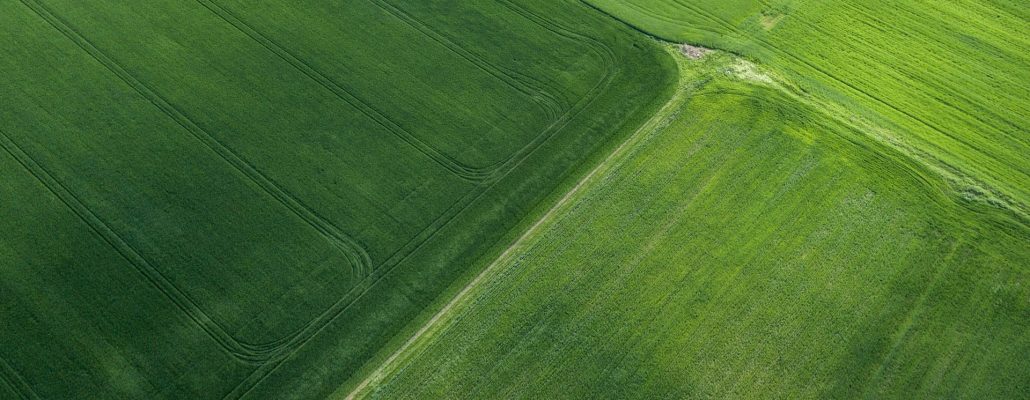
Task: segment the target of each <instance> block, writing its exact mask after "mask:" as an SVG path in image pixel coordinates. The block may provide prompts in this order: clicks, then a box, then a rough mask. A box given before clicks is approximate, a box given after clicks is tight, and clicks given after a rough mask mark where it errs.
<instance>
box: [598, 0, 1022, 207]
mask: <svg viewBox="0 0 1030 400" xmlns="http://www.w3.org/2000/svg"><path fill="white" fill-rule="evenodd" d="M587 1H588V2H589V3H590V4H592V5H594V6H595V7H598V9H599V10H603V11H604V12H606V13H608V14H610V15H612V16H613V17H616V18H618V19H621V20H623V21H625V22H627V23H629V24H632V25H633V26H635V27H637V28H638V29H641V30H644V31H646V32H649V33H651V34H654V35H657V36H659V37H662V38H665V39H667V40H671V41H675V42H689V43H695V44H702V45H706V46H709V47H716V48H720V49H724V50H728V51H731V52H734V53H738V54H742V55H744V56H746V57H749V58H751V59H753V60H757V61H759V62H761V63H764V64H767V65H770V66H774V67H775V69H776V71H777V73H778V74H780V75H782V77H783V78H784V79H785V80H787V81H790V82H792V83H793V84H794V85H796V86H797V90H799V91H800V92H802V93H804V94H805V96H807V97H809V98H810V99H811V100H812V101H818V102H821V103H823V107H837V108H839V112H840V113H846V114H848V117H849V118H852V119H855V120H857V121H861V122H862V123H866V124H867V128H866V129H865V130H866V131H867V133H868V134H870V135H872V136H874V137H877V138H878V139H879V140H880V141H882V142H884V143H888V144H890V145H891V146H893V147H895V148H898V149H899V150H901V151H902V152H905V153H907V154H909V155H911V156H913V157H916V158H918V159H919V160H920V161H921V162H924V163H926V164H927V165H930V166H932V167H933V168H934V169H936V170H937V172H938V173H940V174H943V175H945V176H947V177H948V178H949V180H950V181H951V184H952V185H953V186H955V188H956V190H958V191H961V192H963V193H965V195H966V196H967V197H970V198H975V199H978V200H980V201H984V202H987V203H993V204H995V205H997V206H1000V207H1007V208H1011V209H1013V211H1014V212H1017V213H1020V214H1022V215H1023V218H1027V216H1028V215H1030V185H1027V182H1028V181H1030V161H1028V159H1027V157H1026V154H1028V153H1030V136H1028V135H1027V134H1026V133H1027V132H1028V131H1030V101H1028V100H1027V99H1030V57H1028V56H1027V54H1030V36H1027V34H1026V32H1028V31H1030V18H1028V15H1027V7H1026V6H1025V4H1022V3H1021V2H1018V1H1008V0H992V1H986V2H984V1H968V0H949V1H943V2H941V1H935V2H928V1H900V0H860V1H847V2H839V1H803V0H746V1H745V0H742V1H729V2H719V1H700V2H698V1H686V0H646V1H645V0H587Z"/></svg>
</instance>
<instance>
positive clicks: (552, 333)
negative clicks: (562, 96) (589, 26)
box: [338, 0, 1030, 399]
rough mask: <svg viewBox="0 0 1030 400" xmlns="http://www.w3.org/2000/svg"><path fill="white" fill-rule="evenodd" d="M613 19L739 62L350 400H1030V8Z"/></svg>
mask: <svg viewBox="0 0 1030 400" xmlns="http://www.w3.org/2000/svg"><path fill="white" fill-rule="evenodd" d="M588 3H591V5H592V6H594V7H595V8H596V9H597V10H598V11H599V12H602V13H605V14H607V15H609V16H611V17H613V18H615V19H618V20H620V21H623V22H624V23H627V24H628V26H631V27H633V28H635V29H638V30H639V31H641V32H642V34H647V35H654V36H656V37H658V38H660V39H664V40H668V41H673V42H687V43H692V44H700V45H704V46H708V47H713V48H717V49H721V50H724V51H725V52H720V53H716V54H713V55H708V56H707V57H706V58H704V59H703V60H702V61H687V60H686V59H683V57H682V56H681V55H679V54H678V53H679V49H678V48H676V47H674V46H671V45H670V46H669V49H670V53H673V57H678V58H680V59H681V63H682V64H683V65H682V67H681V69H682V76H681V81H682V82H681V85H682V89H681V91H680V94H679V95H677V96H676V97H674V99H673V101H672V102H671V103H670V107H667V108H666V109H665V110H666V112H660V113H658V114H656V115H655V117H654V118H655V119H654V120H653V122H652V123H651V124H649V125H646V126H645V128H646V129H644V130H642V131H641V132H640V133H639V134H638V136H637V139H636V140H635V141H631V145H630V146H629V147H628V150H626V151H625V152H622V153H616V154H615V155H614V156H613V157H612V158H611V159H610V161H609V162H607V163H605V164H602V165H601V166H600V167H598V172H597V174H596V175H595V176H592V177H591V178H590V179H588V180H586V181H585V183H584V184H583V186H582V188H581V190H578V191H575V192H573V193H572V194H571V196H570V198H569V199H568V201H567V202H566V203H565V204H560V205H559V206H558V207H557V208H556V209H555V211H554V212H553V213H550V214H549V215H548V218H545V219H544V220H543V221H542V222H541V223H540V225H539V228H538V229H536V230H533V231H530V232H529V233H527V234H526V236H525V237H524V238H523V240H520V241H519V242H518V243H517V244H516V245H515V247H514V248H513V249H512V251H510V253H508V254H506V255H505V256H504V257H501V258H499V259H498V260H497V262H496V263H495V264H493V265H492V266H491V267H489V268H488V269H486V270H485V272H484V273H483V275H482V277H481V279H478V280H476V281H474V282H473V284H472V285H469V286H468V287H466V288H465V290H464V291H462V292H461V293H460V294H459V295H458V296H456V297H455V298H454V299H453V300H451V302H450V303H448V304H447V307H445V308H443V309H442V311H440V312H438V313H436V314H435V315H434V316H433V318H432V319H430V320H429V323H426V324H425V325H424V326H423V328H422V329H420V330H419V331H418V332H416V335H413V336H412V337H411V339H409V340H408V341H407V342H406V343H405V344H404V345H403V346H401V347H400V348H399V350H397V351H396V352H395V353H394V354H393V355H392V356H391V358H389V359H387V360H386V361H387V362H385V363H383V364H381V365H379V366H377V368H376V369H375V370H374V371H373V373H371V374H370V375H369V377H368V378H367V379H365V380H364V381H363V382H362V385H357V386H353V385H352V386H347V387H342V388H341V390H340V391H339V392H338V393H339V394H340V396H341V397H343V396H346V395H348V394H350V395H354V397H367V398H382V399H404V398H411V399H417V398H483V399H493V398H526V399H539V398H845V399H851V398H902V399H908V398H972V399H984V398H997V399H1013V398H1027V397H1028V396H1030V362H1028V360H1030V270H1028V269H1027V267H1030V224H1028V222H1030V220H1028V219H1027V205H1028V199H1030V197H1028V193H1030V192H1028V191H1030V185H1028V182H1030V177H1028V175H1027V173H1028V171H1030V158H1027V156H1026V155H1027V154H1030V148H1028V144H1030V136H1027V132H1028V128H1030V121H1028V120H1027V118H1028V116H1030V113H1027V112H1026V110H1027V108H1028V107H1030V96H1028V91H1030V76H1028V75H1027V73H1028V72H1030V68H1027V67H1028V66H1030V63H1028V58H1027V56H1026V54H1027V51H1028V50H1030V38H1028V37H1027V36H1026V32H1027V29H1026V27H1027V23H1028V15H1026V10H1027V9H1026V8H1025V7H1021V6H1019V5H1018V4H1016V3H1006V2H1001V1H998V2H989V3H987V4H984V3H974V2H963V1H949V2H943V3H941V2H934V3H930V2H895V1H884V0H877V1H873V0H866V1H859V2H846V3H845V2H814V1H807V2H806V1H795V2H777V3H775V4H773V3H769V2H762V1H686V0H668V1H666V0H588Z"/></svg>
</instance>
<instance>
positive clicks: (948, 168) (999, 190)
mask: <svg viewBox="0 0 1030 400" xmlns="http://www.w3.org/2000/svg"><path fill="white" fill-rule="evenodd" d="M583 1H586V0H583ZM672 1H673V2H675V3H676V4H678V5H681V6H683V7H685V8H687V9H690V10H692V11H694V12H695V13H697V14H698V15H700V16H701V17H703V18H705V19H708V20H709V21H711V22H714V23H716V24H719V25H722V26H724V27H725V28H726V29H728V30H729V31H732V32H733V33H736V34H738V35H741V36H742V37H743V38H745V39H751V40H754V41H755V44H757V45H759V46H761V47H762V48H764V49H766V50H769V51H770V52H773V53H776V54H779V55H780V56H782V57H784V58H788V59H793V60H794V61H796V62H798V63H799V64H800V65H801V66H802V67H807V68H809V69H811V70H813V71H815V72H817V73H819V74H821V75H823V76H825V77H827V78H829V79H830V80H832V81H834V82H837V83H838V84H840V85H843V87H841V88H840V90H841V91H842V92H844V91H847V90H850V91H851V92H852V93H853V94H855V95H857V96H858V97H861V98H865V99H868V100H871V101H872V102H873V103H875V104H878V105H880V106H882V107H886V110H882V111H881V110H877V109H875V108H872V107H868V108H869V109H870V111H873V112H875V113H877V114H880V115H882V116H885V117H886V115H884V114H887V113H889V112H893V113H895V115H896V116H900V117H902V118H903V119H904V118H907V119H908V120H910V121H914V122H915V123H916V125H921V126H923V127H925V128H928V129H929V130H930V131H932V132H935V133H937V134H939V135H941V136H942V137H945V138H947V139H950V140H953V141H954V142H955V143H957V144H959V145H961V146H963V147H965V148H966V149H969V150H971V151H975V152H977V153H980V154H984V155H986V153H984V150H982V149H980V148H979V147H976V146H974V145H972V144H971V143H969V141H968V140H966V139H963V138H961V137H959V136H957V135H955V134H952V133H951V132H950V131H947V130H945V129H944V128H941V127H940V126H939V125H938V124H936V123H933V122H931V121H929V120H927V119H925V118H923V117H920V116H917V115H915V114H913V113H911V112H909V111H906V110H904V109H902V108H901V107H899V106H895V105H894V104H893V103H891V102H889V101H887V100H885V99H883V98H882V97H880V96H877V95H875V94H873V93H871V92H869V91H868V90H865V89H863V88H860V87H858V86H857V85H855V84H853V83H851V82H849V81H846V80H844V79H843V78H840V77H838V76H837V75H834V74H833V73H831V72H830V71H828V70H826V69H825V68H823V67H821V66H819V65H817V64H815V63H813V62H811V61H809V60H807V59H805V58H802V57H801V56H798V55H795V54H793V53H791V52H788V51H786V50H783V49H781V48H779V47H776V46H774V45H773V44H772V43H770V42H769V41H767V40H765V39H763V38H761V37H758V36H753V35H751V34H749V33H748V32H746V31H744V30H742V29H740V28H737V27H736V25H734V24H732V23H731V22H729V21H726V20H725V19H724V18H722V17H720V16H718V15H715V14H712V13H710V12H708V11H707V10H704V9H702V8H700V7H697V6H694V5H691V4H689V3H688V2H686V1H684V0H672ZM948 106H949V107H950V105H948ZM863 133H865V134H866V136H869V137H871V138H873V139H875V140H877V141H879V142H883V143H887V144H888V145H890V146H891V147H895V148H897V149H898V150H899V151H901V152H903V153H904V154H906V155H908V156H909V157H912V158H914V159H916V160H917V161H919V162H920V163H922V164H924V165H928V166H932V167H937V168H938V169H939V170H940V171H941V172H943V173H945V175H946V176H949V177H952V178H956V177H957V178H959V179H968V180H970V181H973V182H976V183H977V184H978V185H980V186H981V188H982V189H984V190H987V191H988V192H990V193H991V194H993V195H995V196H996V197H997V198H998V199H999V200H1000V201H1001V203H1002V206H1003V207H1002V208H1005V209H1007V210H1009V211H1011V212H1012V213H1014V214H1016V215H1017V216H1018V217H1019V218H1026V215H1027V212H1026V209H1027V207H1026V205H1025V204H1024V203H1023V202H1022V201H1020V200H1017V199H1014V198H1013V197H1012V196H1010V195H1009V194H1008V191H1011V190H1016V189H1015V188H1012V189H1009V188H1004V187H997V185H995V184H992V183H988V182H985V181H984V180H982V179H979V178H977V177H975V176H973V175H971V174H970V173H967V172H965V171H964V170H963V168H960V167H956V166H955V165H953V163H951V162H948V161H946V160H942V159H940V158H939V157H936V156H930V157H927V156H924V155H922V154H920V153H922V152H916V153H913V152H910V151H908V148H907V147H900V146H896V145H894V144H891V143H890V141H889V140H886V139H884V138H881V137H880V136H879V135H876V134H872V133H867V132H865V131H863ZM916 140H918V141H921V142H923V143H925V144H927V145H931V146H936V144H934V143H932V142H930V141H928V140H926V139H924V138H919V137H917V138H916ZM906 144H907V145H909V146H911V144H910V143H907V142H906ZM942 154H944V155H950V156H952V157H954V156H955V154H957V153H955V152H948V151H942ZM987 159H988V160H990V161H991V164H995V163H1001V164H1004V165H1007V166H1008V164H1006V163H1004V162H1003V161H1001V160H999V159H995V158H991V157H988V158H987ZM958 161H959V162H960V163H961V162H962V161H961V160H958ZM965 168H966V169H968V168H975V167H974V166H972V165H970V166H968V167H965ZM1013 169H1015V168H1013ZM1017 172H1022V171H1017ZM1023 174H1024V175H1026V174H1025V173H1023ZM988 175H992V176H993V173H988ZM1002 186H1004V185H1002Z"/></svg>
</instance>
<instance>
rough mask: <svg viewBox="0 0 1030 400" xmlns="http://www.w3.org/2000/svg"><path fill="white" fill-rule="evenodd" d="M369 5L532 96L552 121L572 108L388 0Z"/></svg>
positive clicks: (518, 73)
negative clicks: (469, 49)
mask: <svg viewBox="0 0 1030 400" xmlns="http://www.w3.org/2000/svg"><path fill="white" fill-rule="evenodd" d="M369 2H370V3H372V4H373V5H375V6H376V7H378V8H379V9H380V10H382V11H384V12H386V13H388V14H390V15H391V16H393V17H394V18H397V19H398V20H400V21H401V22H403V23H404V24H406V25H408V26H409V27H411V28H412V29H415V30H417V31H418V32H419V33H421V34H423V35H425V36H428V37H429V38H430V39H432V40H433V41H434V42H436V43H438V44H440V45H441V46H443V47H444V48H446V49H447V50H448V51H450V52H451V53H454V54H455V55H457V56H458V57H461V58H462V59H464V60H466V61H468V62H469V63H471V64H473V65H475V66H476V67H478V68H479V69H481V70H482V71H484V72H486V73H487V74H489V75H491V76H493V77H495V78H497V79H499V80H501V81H503V82H505V83H506V84H508V86H510V87H512V88H513V89H515V90H516V91H518V92H519V93H522V94H524V95H526V96H528V97H529V98H530V99H531V100H533V101H534V102H535V103H537V104H538V105H540V107H542V108H544V110H545V112H546V113H547V114H548V118H549V119H555V118H558V116H559V115H560V114H561V113H562V111H563V110H565V109H566V108H567V107H568V105H566V104H562V101H561V100H560V99H559V98H558V97H557V96H554V95H552V94H551V93H548V92H547V91H546V90H543V89H542V88H538V87H534V85H536V86H546V85H545V84H544V83H543V82H542V81H539V80H537V79H535V78H532V77H530V76H528V75H526V74H522V73H520V72H517V71H512V70H509V69H507V68H503V67H500V66H497V65H494V64H492V63H490V62H489V61H487V60H485V59H483V58H482V57H481V56H479V55H478V54H475V53H473V52H471V51H468V50H466V49H465V48H464V47H462V46H461V45H459V44H457V43H455V42H453V41H452V40H450V39H448V38H447V37H446V36H445V35H443V34H441V33H439V32H437V31H436V30H435V29H433V28H432V27H431V26H429V25H427V24H426V23H425V22H422V21H421V20H419V19H418V18H415V17H414V16H412V15H411V14H409V13H408V12H406V11H404V10H402V9H400V8H398V7H397V6H395V5H393V4H391V3H390V2H389V1H387V0H369ZM522 80H527V81H530V82H532V83H533V84H527V83H524V82H522Z"/></svg>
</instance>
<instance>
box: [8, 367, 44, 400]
mask: <svg viewBox="0 0 1030 400" xmlns="http://www.w3.org/2000/svg"><path fill="white" fill-rule="evenodd" d="M0 380H2V381H3V382H4V383H6V384H7V386H9V387H10V388H11V390H13V391H14V393H15V394H17V395H18V397H19V398H20V399H22V400H38V399H40V397H39V395H38V394H36V392H35V391H33V390H32V386H29V384H28V382H25V379H24V378H22V376H21V374H19V373H18V370H16V369H14V367H12V366H11V364H10V363H8V362H7V360H4V358H3V357H0Z"/></svg>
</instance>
